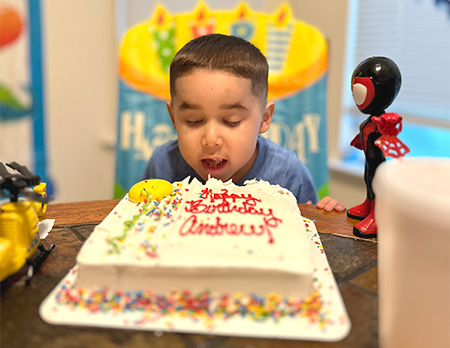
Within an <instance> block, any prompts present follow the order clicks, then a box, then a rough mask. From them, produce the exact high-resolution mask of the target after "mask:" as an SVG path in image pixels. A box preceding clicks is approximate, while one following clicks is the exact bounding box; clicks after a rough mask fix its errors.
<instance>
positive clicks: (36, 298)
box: [0, 200, 378, 348]
mask: <svg viewBox="0 0 450 348" xmlns="http://www.w3.org/2000/svg"><path fill="white" fill-rule="evenodd" d="M117 202H118V201H117V200H108V201H92V202H79V203H58V204H50V205H49V207H48V212H47V218H49V219H56V221H55V227H54V229H53V231H52V232H51V233H50V234H49V236H48V237H47V239H45V240H44V241H43V244H44V245H45V246H46V247H48V246H49V245H50V244H51V243H54V244H55V245H56V247H55V249H54V250H53V251H52V253H51V254H50V256H49V257H48V259H47V260H46V261H45V263H44V264H43V265H42V267H41V269H40V270H39V272H38V273H37V274H36V275H35V277H34V278H33V280H32V282H31V284H30V285H29V286H25V285H18V284H17V283H15V284H13V285H11V286H9V287H7V288H6V290H4V291H3V293H2V295H1V298H0V300H1V302H0V314H1V317H0V318H1V321H0V324H1V327H0V334H1V335H0V346H1V347H5V348H6V347H11V348H14V347H18V348H26V347H33V348H41V347H52V348H59V347H61V348H63V347H64V348H66V347H122V348H123V347H130V348H131V347H132V348H140V347H174V348H177V347H180V348H193V347H203V348H207V347H214V348H216V347H217V348H220V347H227V348H244V347H248V348H250V347H261V348H266V347H267V348H268V347H275V348H276V347H287V348H290V347H364V348H370V347H378V290H377V286H378V278H377V242H376V241H375V240H361V239H358V238H355V237H354V236H353V234H352V228H353V226H354V224H355V223H356V221H355V220H350V219H348V218H347V217H346V214H345V213H338V212H331V213H327V212H324V211H322V210H318V209H316V208H315V207H314V206H310V205H305V204H301V205H300V209H301V211H302V215H303V216H305V217H307V218H310V219H311V220H314V221H315V224H316V228H317V230H318V231H319V234H320V238H321V241H322V245H323V246H324V249H325V253H326V255H327V257H328V262H329V263H330V266H331V269H332V270H333V273H334V276H335V278H336V281H337V283H338V286H339V289H340V292H341V294H342V297H343V299H344V302H345V305H346V308H347V311H348V313H349V316H350V320H351V322H352V329H351V332H350V334H349V335H348V336H347V337H346V338H345V339H344V340H343V341H341V342H333V343H324V342H308V341H291V340H278V339H258V338H242V337H227V336H214V335H198V334H179V333H164V334H163V335H162V336H160V335H155V333H153V332H148V331H134V330H112V329H99V328H85V327H69V326H55V325H49V324H47V323H45V322H44V321H42V319H41V318H40V316H39V313H38V308H39V305H40V303H41V302H42V301H43V300H44V298H45V297H46V296H47V295H48V294H49V293H50V291H51V290H53V288H54V287H55V286H56V285H57V284H58V282H59V281H60V280H61V279H62V278H63V277H64V276H65V275H66V273H67V271H68V270H69V269H70V268H71V267H73V266H74V265H75V258H76V255H77V254H78V251H79V250H80V248H81V246H82V244H83V242H84V241H85V240H86V238H87V237H88V236H89V235H90V234H91V233H92V231H93V229H94V227H95V225H96V224H98V223H99V222H100V221H102V220H103V219H104V218H105V216H106V215H107V214H108V213H109V212H110V211H111V209H112V208H113V207H114V206H115V204H117Z"/></svg>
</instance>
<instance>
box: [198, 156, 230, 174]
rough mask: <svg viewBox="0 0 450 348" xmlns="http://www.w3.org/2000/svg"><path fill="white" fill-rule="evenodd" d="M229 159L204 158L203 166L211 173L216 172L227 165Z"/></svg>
mask: <svg viewBox="0 0 450 348" xmlns="http://www.w3.org/2000/svg"><path fill="white" fill-rule="evenodd" d="M226 163H227V160H225V159H222V158H206V159H202V164H203V168H204V169H205V170H206V171H207V172H208V173H210V174H215V173H217V172H219V171H220V170H221V169H222V168H224V167H225V165H226Z"/></svg>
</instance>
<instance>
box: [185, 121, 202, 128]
mask: <svg viewBox="0 0 450 348" xmlns="http://www.w3.org/2000/svg"><path fill="white" fill-rule="evenodd" d="M202 123H203V120H202V119H198V120H196V119H187V120H186V124H187V125H188V126H192V127H195V126H200V125H201V124H202Z"/></svg>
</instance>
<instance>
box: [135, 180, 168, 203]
mask: <svg viewBox="0 0 450 348" xmlns="http://www.w3.org/2000/svg"><path fill="white" fill-rule="evenodd" d="M172 192H173V187H172V184H171V183H170V182H168V181H166V180H162V179H151V180H143V181H140V182H138V183H137V184H135V185H133V186H132V187H131V189H130V191H128V198H129V200H130V201H132V202H134V203H140V202H148V201H149V200H154V199H156V200H159V199H161V198H164V197H166V196H168V195H170V194H171V193H172Z"/></svg>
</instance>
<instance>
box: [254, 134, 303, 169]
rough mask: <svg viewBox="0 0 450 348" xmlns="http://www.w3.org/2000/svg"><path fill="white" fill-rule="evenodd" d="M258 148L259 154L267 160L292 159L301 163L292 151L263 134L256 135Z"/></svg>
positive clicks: (296, 162)
mask: <svg viewBox="0 0 450 348" xmlns="http://www.w3.org/2000/svg"><path fill="white" fill-rule="evenodd" d="M258 148H259V151H260V152H261V155H262V156H263V157H264V158H265V159H269V160H282V161H286V160H292V161H293V162H294V163H295V164H298V163H302V162H301V161H300V159H299V158H298V156H297V155H296V154H295V152H294V151H292V150H289V149H287V148H285V147H283V146H281V145H278V144H276V143H274V142H273V141H272V140H270V139H268V138H265V137H263V136H259V137H258Z"/></svg>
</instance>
